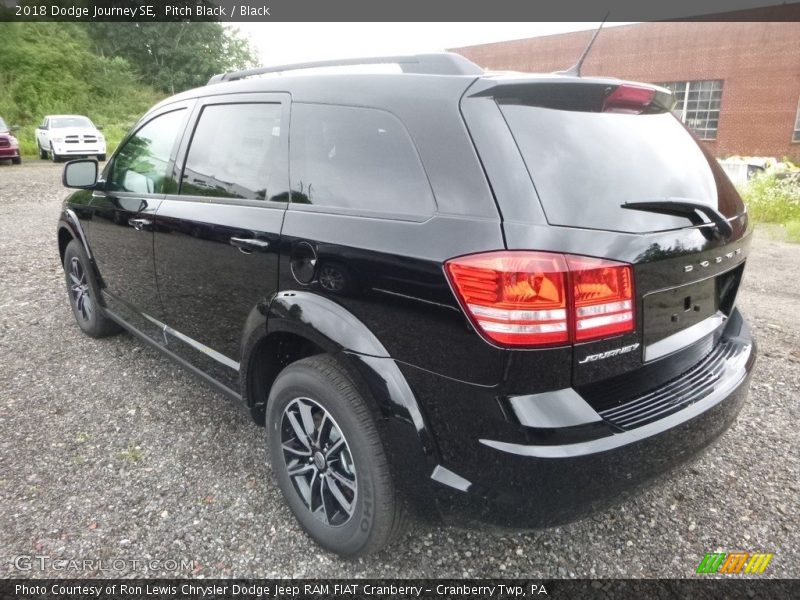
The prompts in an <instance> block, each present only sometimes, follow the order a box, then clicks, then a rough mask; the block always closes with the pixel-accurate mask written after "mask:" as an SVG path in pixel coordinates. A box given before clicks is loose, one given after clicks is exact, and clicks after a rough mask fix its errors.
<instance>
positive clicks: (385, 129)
mask: <svg viewBox="0 0 800 600" xmlns="http://www.w3.org/2000/svg"><path fill="white" fill-rule="evenodd" d="M289 139H290V157H291V163H290V164H291V172H292V202H293V203H295V204H298V203H299V204H311V205H313V206H319V207H331V208H335V209H338V210H341V209H344V210H345V211H347V210H350V211H351V212H354V213H363V214H371V213H379V214H385V215H386V216H390V215H398V216H402V215H409V216H414V215H431V214H432V213H433V211H434V201H433V196H432V192H431V189H430V185H429V184H428V179H427V177H426V175H425V172H424V171H423V169H422V164H421V163H420V160H419V157H418V155H417V151H416V148H415V147H414V145H413V143H412V142H411V138H410V137H409V135H408V132H407V131H406V129H405V127H404V126H403V124H402V123H401V122H400V120H399V119H398V118H397V117H395V116H394V115H392V114H390V113H388V112H385V111H382V110H375V109H369V108H355V107H349V106H332V105H325V104H301V103H295V104H293V105H292V124H291V131H290V135H289Z"/></svg>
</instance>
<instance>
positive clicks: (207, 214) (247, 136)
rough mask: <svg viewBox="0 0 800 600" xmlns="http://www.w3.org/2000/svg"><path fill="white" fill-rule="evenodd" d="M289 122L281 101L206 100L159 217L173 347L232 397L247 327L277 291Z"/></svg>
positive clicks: (271, 97) (267, 97)
mask: <svg viewBox="0 0 800 600" xmlns="http://www.w3.org/2000/svg"><path fill="white" fill-rule="evenodd" d="M287 113H288V96H285V95H282V94H241V95H225V96H220V97H211V98H205V99H203V100H201V101H199V102H198V105H197V107H196V108H195V111H194V115H193V118H192V119H193V125H192V127H191V129H192V130H193V131H192V134H191V136H189V135H188V134H187V136H186V139H185V140H184V141H183V143H182V144H181V148H180V150H179V152H178V157H179V158H178V162H177V164H176V174H177V175H179V181H180V188H179V190H178V191H177V193H176V194H168V195H167V196H166V198H165V199H164V201H163V202H162V203H161V206H160V207H159V209H158V211H157V214H156V220H155V238H154V241H155V264H156V278H157V281H158V288H159V293H160V297H161V301H162V304H163V306H164V324H165V326H166V329H165V332H166V338H167V340H168V345H169V348H170V350H171V351H172V352H174V353H176V354H178V355H179V356H181V357H182V358H183V359H185V360H186V361H188V362H189V363H191V364H192V365H194V366H196V367H197V368H199V369H201V370H202V371H203V372H205V373H207V374H209V375H211V376H212V377H214V378H215V379H216V380H217V381H219V382H220V383H222V384H224V385H226V386H228V387H229V388H231V389H233V390H236V389H237V388H238V376H239V361H240V359H241V348H240V345H241V340H242V334H243V331H244V330H245V325H246V323H247V322H248V318H250V317H251V316H253V315H256V313H258V311H259V310H260V311H263V312H264V313H265V312H266V311H265V306H266V304H267V303H268V302H269V300H270V298H271V296H272V295H273V294H274V293H275V291H276V289H277V284H278V257H279V250H280V248H279V241H280V232H281V226H282V224H283V216H284V212H285V209H286V200H287V198H288V193H287V192H288V189H289V181H288V135H287V133H288V132H287V131H286V126H285V124H286V122H287V118H286V115H287ZM256 316H257V315H256Z"/></svg>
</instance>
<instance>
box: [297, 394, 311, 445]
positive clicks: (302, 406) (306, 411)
mask: <svg viewBox="0 0 800 600" xmlns="http://www.w3.org/2000/svg"><path fill="white" fill-rule="evenodd" d="M297 407H298V409H299V410H300V418H301V419H302V420H303V429H305V431H306V436H308V439H309V440H313V439H314V415H312V414H311V405H310V404H306V403H305V402H298V403H297Z"/></svg>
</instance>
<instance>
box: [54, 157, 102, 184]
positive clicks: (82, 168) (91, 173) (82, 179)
mask: <svg viewBox="0 0 800 600" xmlns="http://www.w3.org/2000/svg"><path fill="white" fill-rule="evenodd" d="M61 183H63V184H64V187H68V188H77V189H79V190H89V189H92V188H93V187H94V186H95V185H96V184H97V161H96V160H93V159H87V158H84V159H81V160H72V161H70V162H68V163H67V164H66V165H64V174H63V175H62V176H61Z"/></svg>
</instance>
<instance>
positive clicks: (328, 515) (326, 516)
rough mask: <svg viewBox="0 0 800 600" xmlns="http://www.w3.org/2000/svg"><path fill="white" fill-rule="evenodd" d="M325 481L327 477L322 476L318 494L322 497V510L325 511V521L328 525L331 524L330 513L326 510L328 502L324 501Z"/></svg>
mask: <svg viewBox="0 0 800 600" xmlns="http://www.w3.org/2000/svg"><path fill="white" fill-rule="evenodd" d="M326 483H327V478H322V481H321V482H320V484H319V495H320V498H322V511H323V512H324V513H325V522H326V523H328V525H330V524H331V514H330V512H328V503H327V502H326V501H325V484H326Z"/></svg>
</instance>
